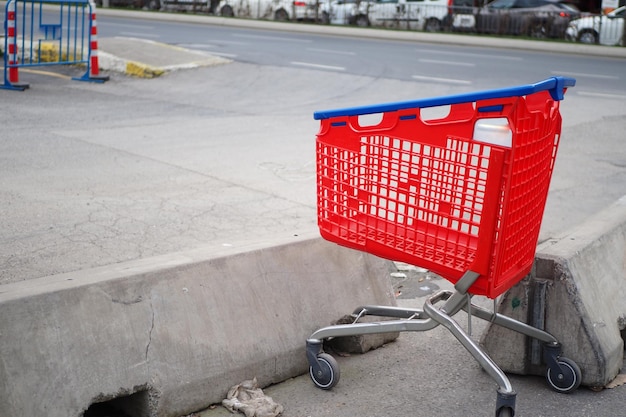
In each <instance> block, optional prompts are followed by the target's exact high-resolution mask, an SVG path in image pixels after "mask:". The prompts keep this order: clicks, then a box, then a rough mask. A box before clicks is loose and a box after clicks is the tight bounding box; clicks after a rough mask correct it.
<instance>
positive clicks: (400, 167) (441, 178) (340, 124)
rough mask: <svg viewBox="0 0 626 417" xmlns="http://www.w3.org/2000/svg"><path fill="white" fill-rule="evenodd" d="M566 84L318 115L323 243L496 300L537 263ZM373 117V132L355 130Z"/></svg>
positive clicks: (551, 83) (368, 128)
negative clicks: (438, 112) (442, 110)
mask: <svg viewBox="0 0 626 417" xmlns="http://www.w3.org/2000/svg"><path fill="white" fill-rule="evenodd" d="M569 80H570V79H567V78H565V79H563V78H561V77H555V78H552V79H549V80H546V81H544V82H542V83H537V84H532V85H528V86H522V87H515V88H512V89H502V90H492V91H486V92H482V93H477V94H466V95H458V96H449V97H442V98H439V99H430V100H420V101H413V102H402V103H391V104H385V105H378V106H369V107H360V108H350V109H343V110H341V109H340V110H332V111H327V112H318V113H316V114H315V117H316V119H319V120H321V127H320V131H319V133H318V135H317V190H318V225H319V228H320V232H321V235H322V236H323V237H324V238H325V239H327V240H329V241H332V242H335V243H338V244H340V245H343V246H347V247H351V248H354V249H358V250H361V251H365V252H369V253H372V254H375V255H377V256H380V257H383V258H387V259H392V260H397V261H403V262H407V263H410V264H413V265H419V266H421V267H424V268H427V269H429V270H431V271H433V272H435V273H437V274H439V275H441V276H442V277H443V278H445V279H447V280H449V281H451V282H453V283H456V282H457V281H458V280H459V279H460V278H461V276H462V275H463V274H464V273H465V272H467V271H473V272H476V273H478V274H480V276H479V278H478V279H477V280H476V282H475V283H474V284H473V285H472V287H471V288H470V290H469V292H470V293H472V294H476V295H486V296H488V297H490V298H495V297H497V296H498V295H500V294H502V293H503V292H504V291H506V290H507V289H509V288H510V287H511V286H513V285H514V284H515V283H517V282H518V281H519V280H521V279H522V278H523V277H524V276H525V275H526V274H528V272H529V271H530V268H531V266H532V263H533V260H534V255H535V250H536V245H537V239H538V236H539V229H540V226H541V220H542V216H543V210H544V206H545V202H546V198H547V194H548V188H549V184H550V177H551V174H552V168H553V165H554V158H555V156H556V151H557V147H558V140H559V135H560V129H561V116H560V113H559V100H560V99H562V98H563V93H564V91H565V87H566V86H569V85H573V83H571V82H570V81H569ZM441 105H449V106H450V111H449V114H448V116H447V117H444V118H441V119H437V120H429V121H426V120H423V119H422V116H421V113H422V112H421V109H422V108H424V107H433V106H441ZM369 113H380V114H381V116H382V120H381V121H380V123H377V124H376V125H375V126H363V125H362V124H360V123H359V119H360V117H359V116H360V115H363V114H369ZM503 121H504V123H502V122H503ZM506 125H508V126H506ZM489 128H492V129H495V131H496V132H495V136H494V135H493V134H491V133H489V131H488V130H489ZM481 131H482V133H481ZM485 132H486V133H485ZM498 135H500V136H498ZM502 138H504V142H503V141H502Z"/></svg>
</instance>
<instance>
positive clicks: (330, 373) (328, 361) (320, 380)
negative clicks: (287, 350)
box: [309, 353, 339, 390]
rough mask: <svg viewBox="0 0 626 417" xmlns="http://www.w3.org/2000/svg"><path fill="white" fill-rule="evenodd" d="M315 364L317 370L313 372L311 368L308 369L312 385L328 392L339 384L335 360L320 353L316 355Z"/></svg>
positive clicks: (326, 354)
mask: <svg viewBox="0 0 626 417" xmlns="http://www.w3.org/2000/svg"><path fill="white" fill-rule="evenodd" d="M317 364H318V366H319V368H320V369H319V370H318V371H315V370H314V369H313V367H312V366H310V367H309V375H310V376H311V379H312V380H313V383H314V384H315V385H316V386H317V387H318V388H321V389H324V390H329V389H331V388H332V387H334V386H335V385H337V382H339V365H338V364H337V361H336V360H335V358H333V357H332V356H330V355H329V354H328V353H320V354H319V355H317Z"/></svg>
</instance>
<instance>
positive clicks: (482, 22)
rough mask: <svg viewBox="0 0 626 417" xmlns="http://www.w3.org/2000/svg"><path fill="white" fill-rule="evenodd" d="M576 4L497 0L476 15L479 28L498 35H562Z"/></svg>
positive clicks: (559, 0)
mask: <svg viewBox="0 0 626 417" xmlns="http://www.w3.org/2000/svg"><path fill="white" fill-rule="evenodd" d="M579 16H580V12H579V11H578V9H576V7H574V6H572V5H571V4H567V3H565V2H563V1H562V0H494V1H492V2H491V3H488V4H487V5H485V6H483V7H481V8H480V9H479V10H478V13H477V15H476V31H477V32H478V33H493V34H499V35H521V36H533V37H540V38H543V37H551V38H562V37H563V36H564V35H565V29H566V28H567V25H568V24H569V22H570V20H572V19H575V18H578V17H579Z"/></svg>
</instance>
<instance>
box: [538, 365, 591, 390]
mask: <svg viewBox="0 0 626 417" xmlns="http://www.w3.org/2000/svg"><path fill="white" fill-rule="evenodd" d="M558 363H559V365H561V368H562V369H563V372H562V373H556V374H554V375H553V373H552V369H550V368H548V371H547V372H546V379H547V380H548V384H550V387H551V388H552V389H553V390H555V391H556V392H560V393H562V394H569V393H570V392H572V391H574V390H576V388H578V387H579V386H580V381H581V379H582V375H581V373H580V368H579V367H578V365H576V362H574V361H573V360H571V359H568V358H559V360H558Z"/></svg>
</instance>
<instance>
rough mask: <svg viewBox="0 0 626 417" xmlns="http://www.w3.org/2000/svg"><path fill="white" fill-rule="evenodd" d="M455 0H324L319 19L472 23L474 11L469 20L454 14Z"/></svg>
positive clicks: (410, 25)
mask: <svg viewBox="0 0 626 417" xmlns="http://www.w3.org/2000/svg"><path fill="white" fill-rule="evenodd" d="M454 1H461V0H333V1H330V2H323V3H321V5H320V19H321V21H322V22H324V23H331V24H350V25H356V26H385V27H399V28H403V29H414V30H424V31H427V32H438V31H441V30H442V29H444V28H445V27H446V25H466V26H468V27H469V26H473V25H474V21H473V17H474V16H473V14H471V13H470V15H471V19H469V20H468V19H465V20H464V19H461V18H456V17H455V16H453V15H451V13H450V11H451V4H452V2H454ZM465 1H467V0H465ZM470 1H472V0H470Z"/></svg>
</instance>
